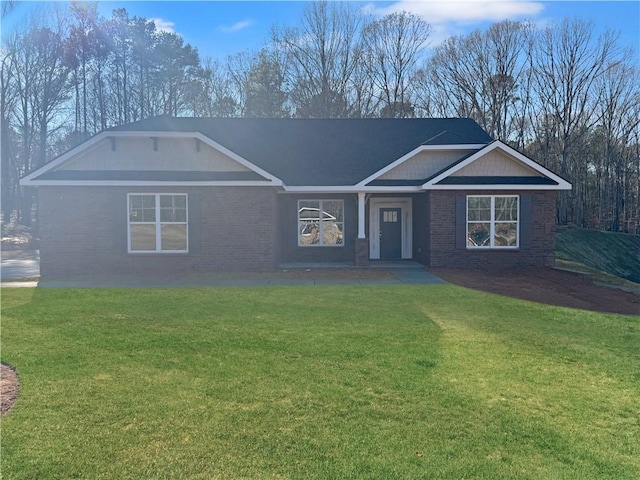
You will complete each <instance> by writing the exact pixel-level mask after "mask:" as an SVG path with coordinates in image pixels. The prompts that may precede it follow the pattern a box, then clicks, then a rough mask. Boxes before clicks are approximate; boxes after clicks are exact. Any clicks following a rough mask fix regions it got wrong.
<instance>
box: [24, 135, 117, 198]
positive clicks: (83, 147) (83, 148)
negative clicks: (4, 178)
mask: <svg viewBox="0 0 640 480" xmlns="http://www.w3.org/2000/svg"><path fill="white" fill-rule="evenodd" d="M108 136H110V135H105V132H102V133H98V134H97V135H95V136H93V137H91V138H90V139H89V140H86V141H85V142H83V143H81V144H80V145H77V146H75V147H73V148H72V149H71V150H69V151H67V152H65V153H63V154H62V155H60V156H59V157H58V158H56V159H54V160H52V161H50V162H49V163H46V164H44V165H43V166H41V167H40V168H37V169H35V170H34V171H33V172H31V173H29V174H27V175H25V176H24V177H22V178H21V179H20V185H22V186H25V187H28V186H31V185H35V184H34V183H33V179H34V178H37V177H39V176H40V175H42V174H44V173H47V172H49V171H51V170H54V169H56V168H58V167H60V166H61V165H64V164H65V163H67V162H69V161H70V160H72V159H73V157H75V156H76V155H78V154H80V153H82V152H87V151H91V149H93V148H95V147H97V145H98V143H100V142H101V141H102V140H104V139H105V138H107V137H108Z"/></svg>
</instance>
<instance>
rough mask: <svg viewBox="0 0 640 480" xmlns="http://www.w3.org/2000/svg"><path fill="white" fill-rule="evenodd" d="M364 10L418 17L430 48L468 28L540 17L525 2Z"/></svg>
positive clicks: (404, 2) (429, 1)
mask: <svg viewBox="0 0 640 480" xmlns="http://www.w3.org/2000/svg"><path fill="white" fill-rule="evenodd" d="M364 8H365V11H366V12H368V13H370V14H373V15H376V16H382V15H386V14H388V13H394V12H402V11H406V12H411V13H413V14H415V15H418V16H419V17H420V18H422V19H423V20H424V21H426V22H427V23H429V24H430V25H431V26H432V27H433V30H432V35H431V43H432V44H433V43H438V42H439V41H440V40H442V39H444V38H447V37H448V36H450V35H458V34H459V33H460V32H461V31H463V27H468V26H469V25H473V24H481V23H483V22H499V21H501V20H507V19H509V20H519V19H525V18H527V19H532V18H534V17H536V16H537V15H539V14H540V13H542V11H543V10H544V4H543V3H542V2H537V1H526V0H524V1H523V0H463V1H444V0H422V1H419V2H418V1H411V0H400V1H399V2H396V3H393V4H392V5H388V6H385V7H381V8H378V6H377V5H376V4H375V3H370V4H367V5H366V6H365V7H364ZM464 30H466V29H464Z"/></svg>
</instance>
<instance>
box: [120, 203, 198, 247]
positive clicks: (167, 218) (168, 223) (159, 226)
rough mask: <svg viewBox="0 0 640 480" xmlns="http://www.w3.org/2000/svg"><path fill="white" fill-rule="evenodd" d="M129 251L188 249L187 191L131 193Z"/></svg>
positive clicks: (129, 204) (129, 205)
mask: <svg viewBox="0 0 640 480" xmlns="http://www.w3.org/2000/svg"><path fill="white" fill-rule="evenodd" d="M127 199H128V210H129V222H128V225H129V252H130V253H150V252H170V253H186V252H187V251H188V247H187V246H188V239H187V235H188V234H187V231H188V229H187V195H185V194H165V193H130V194H128V196H127Z"/></svg>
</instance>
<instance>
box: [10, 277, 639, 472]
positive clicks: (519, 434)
mask: <svg viewBox="0 0 640 480" xmlns="http://www.w3.org/2000/svg"><path fill="white" fill-rule="evenodd" d="M639 345H640V319H639V318H638V317H631V316H620V315H607V314H600V313H593V312H585V311H579V310H570V309H563V308H558V307H550V306H544V305H539V304H533V303H528V302H523V301H519V300H512V299H507V298H504V297H499V296H496V295H490V294H485V293H480V292H475V291H471V290H467V289H463V288H459V287H455V286H451V285H443V286H386V287H382V286H379V287H363V286H359V287H358V286H356V287H344V286H342V287H337V286H333V287H330V286H327V287H317V286H316V287H298V288H294V287H282V288H256V289H251V288H235V289H234V288H210V289H208V288H201V289H186V288H185V289H122V290H118V289H104V290H100V289H95V290H92V289H60V290H56V289H34V290H24V289H15V290H3V292H2V360H3V361H6V362H9V363H11V364H13V365H15V366H17V368H18V372H19V375H20V381H21V392H20V398H19V401H18V403H17V404H16V406H15V408H14V410H13V411H12V412H11V413H10V415H8V416H7V417H6V418H3V420H2V474H3V476H4V477H5V478H21V479H23V478H24V479H29V478H33V479H36V478H37V479H47V478H50V479H54V478H55V479H57V478H92V479H93V478H96V479H100V478H104V479H111V478H113V479H116V478H117V479H127V478H131V479H137V478H140V479H142V478H152V479H155V478H158V479H160V478H189V479H190V478H195V479H198V478H202V479H205V478H206V479H209V478H233V479H237V478H251V479H254V478H258V479H260V478H292V479H294V478H295V479H298V478H299V479H302V478H326V479H335V478H362V479H370V478H380V479H393V478H398V479H405V478H425V479H427V478H492V479H493V478H516V477H517V478H612V479H613V478H615V479H619V478H638V477H639V476H640V410H639V407H638V401H637V399H638V398H640V374H639V373H638V372H640V347H639Z"/></svg>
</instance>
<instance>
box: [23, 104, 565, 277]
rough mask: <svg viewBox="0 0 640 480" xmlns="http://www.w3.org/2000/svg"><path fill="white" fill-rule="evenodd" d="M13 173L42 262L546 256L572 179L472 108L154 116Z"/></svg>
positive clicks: (129, 264) (67, 265) (139, 266)
mask: <svg viewBox="0 0 640 480" xmlns="http://www.w3.org/2000/svg"><path fill="white" fill-rule="evenodd" d="M21 184H22V185H23V186H25V187H36V188H37V194H38V197H39V229H40V240H41V247H40V248H41V251H40V255H41V272H42V275H43V276H45V277H53V276H63V275H77V274H92V273H95V272H101V273H115V274H117V273H163V272H165V273H166V272H176V271H216V270H255V271H260V270H262V271H264V270H273V269H275V268H277V267H278V265H280V264H283V263H308V262H313V263H317V262H326V263H337V262H340V263H345V262H346V263H350V264H353V265H357V266H366V265H369V264H370V262H371V261H376V260H401V259H410V260H413V261H416V262H420V263H422V264H424V265H426V266H429V267H465V268H476V267H492V266H493V267H495V266H501V267H541V266H549V265H552V264H553V261H554V260H553V259H554V232H555V205H556V194H557V191H558V190H566V189H570V188H571V185H570V184H569V183H568V182H567V181H566V180H564V179H562V178H560V177H559V176H558V175H556V174H555V173H553V172H551V171H549V170H548V169H546V168H544V167H543V166H541V165H539V164H537V163H536V162H534V161H532V160H531V159H530V158H527V157H526V156H525V155H523V154H522V153H520V152H518V151H516V150H514V149H513V148H511V147H509V146H508V145H506V144H504V143H502V142H500V141H497V140H493V139H492V138H490V136H489V135H488V134H487V133H486V132H485V131H484V130H482V128H480V126H479V125H478V124H477V123H475V122H474V121H473V120H470V119H466V118H439V119H431V118H429V119H246V118H243V119H228V118H225V119H222V118H174V117H170V116H160V117H154V118H150V119H146V120H142V121H138V122H134V123H131V124H127V125H123V126H119V127H115V128H110V129H108V130H105V131H103V132H101V133H99V134H97V135H95V136H94V137H92V138H91V139H89V140H87V141H85V142H84V143H82V144H80V145H78V146H77V147H75V148H73V149H72V150H70V151H68V152H67V153H65V154H63V155H61V156H59V157H58V158H56V159H54V160H53V161H51V162H49V163H48V164H46V165H44V166H43V167H41V168H39V169H37V170H35V171H34V172H32V173H30V174H28V175H26V176H25V177H24V178H23V179H22V180H21Z"/></svg>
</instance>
